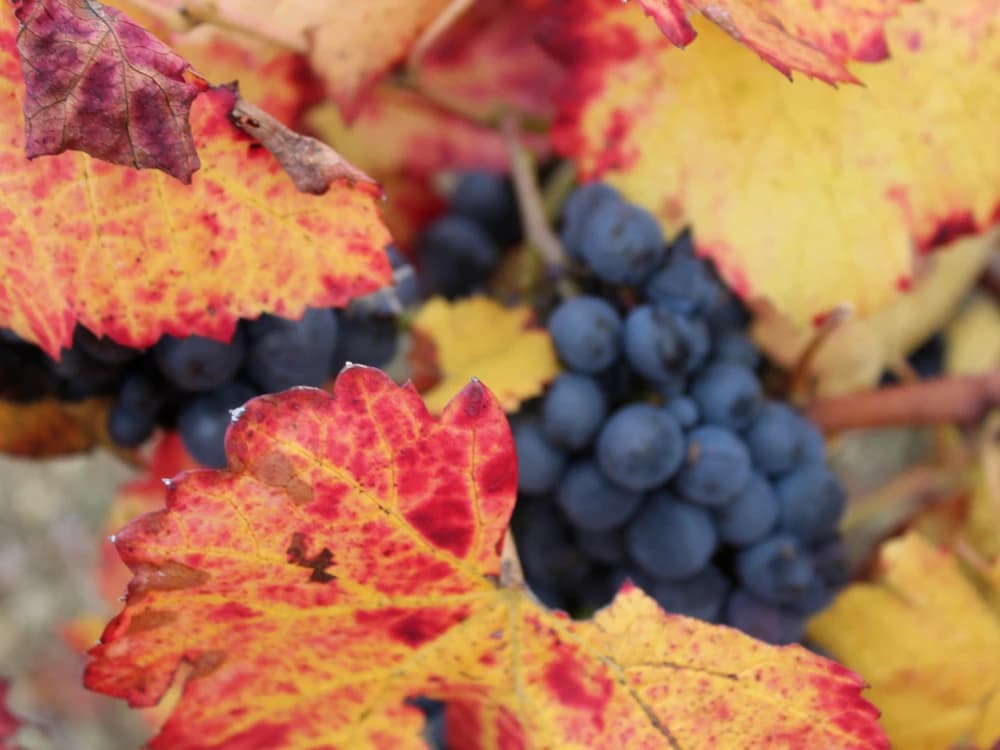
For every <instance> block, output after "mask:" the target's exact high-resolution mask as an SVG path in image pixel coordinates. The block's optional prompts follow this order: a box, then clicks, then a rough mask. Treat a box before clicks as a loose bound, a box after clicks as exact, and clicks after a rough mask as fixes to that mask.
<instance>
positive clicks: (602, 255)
mask: <svg viewBox="0 0 1000 750" xmlns="http://www.w3.org/2000/svg"><path fill="white" fill-rule="evenodd" d="M581 250H582V254H583V258H584V260H585V261H586V263H587V265H588V266H590V268H591V269H592V270H593V271H594V274H595V275H596V276H597V277H598V278H599V279H601V280H602V281H606V282H608V283H610V284H640V283H642V282H643V281H644V280H645V279H647V278H648V277H649V275H650V274H652V273H653V271H655V270H656V269H657V268H658V267H659V266H660V265H661V264H662V263H663V261H664V259H665V258H666V255H667V247H666V245H665V244H664V242H663V234H662V232H661V231H660V224H659V222H658V221H657V220H656V217H654V216H653V215H652V214H651V213H649V211H647V210H646V209H644V208H641V207H640V206H636V205H634V204H631V203H616V202H614V201H604V202H603V203H601V204H600V205H598V206H597V207H596V208H595V209H594V210H593V212H592V213H591V214H590V216H589V217H588V219H587V223H586V225H585V229H584V233H583V239H582V244H581Z"/></svg>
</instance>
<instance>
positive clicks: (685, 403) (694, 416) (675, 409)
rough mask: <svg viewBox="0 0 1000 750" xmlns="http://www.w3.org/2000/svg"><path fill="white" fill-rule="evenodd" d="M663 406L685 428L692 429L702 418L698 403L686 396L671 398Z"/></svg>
mask: <svg viewBox="0 0 1000 750" xmlns="http://www.w3.org/2000/svg"><path fill="white" fill-rule="evenodd" d="M663 408H664V409H666V410H667V412H668V413H669V414H670V415H671V416H672V417H673V418H674V419H676V420H677V424H679V425H680V426H681V427H682V428H683V429H685V430H690V429H692V428H693V427H694V426H695V425H697V424H698V422H699V420H700V419H701V414H700V413H699V412H698V404H696V403H695V402H694V401H693V400H692V399H690V398H687V397H686V396H679V397H677V398H674V399H671V400H670V401H668V402H667V403H666V405H665V406H664V407H663Z"/></svg>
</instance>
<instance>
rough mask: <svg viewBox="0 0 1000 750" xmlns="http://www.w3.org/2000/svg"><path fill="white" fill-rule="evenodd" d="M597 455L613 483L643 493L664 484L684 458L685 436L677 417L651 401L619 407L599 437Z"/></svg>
mask: <svg viewBox="0 0 1000 750" xmlns="http://www.w3.org/2000/svg"><path fill="white" fill-rule="evenodd" d="M595 456H596V457H597V463H598V465H599V466H600V467H601V471H603V472H604V474H605V475H606V476H607V477H608V478H609V479H611V480H612V481H613V482H615V483H617V484H619V485H620V486H622V487H626V488H628V489H631V490H636V491H639V492H643V491H645V490H651V489H653V488H654V487H657V486H659V485H662V484H663V483H664V482H666V481H667V480H668V479H670V477H672V476H673V475H674V473H675V472H676V471H677V468H678V467H679V466H680V464H681V461H683V459H684V435H683V433H682V432H681V428H680V425H678V424H677V420H676V419H674V418H673V417H672V416H671V415H670V414H668V413H667V412H665V411H664V410H663V409H658V408H657V407H655V406H653V405H652V404H642V403H636V404H628V405H626V406H623V407H621V408H619V409H617V410H616V411H615V412H614V413H612V415H611V416H610V417H609V418H608V420H607V421H606V422H605V423H604V426H603V427H602V428H601V431H600V433H599V434H598V436H597V442H596V444H595Z"/></svg>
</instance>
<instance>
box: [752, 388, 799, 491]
mask: <svg viewBox="0 0 1000 750" xmlns="http://www.w3.org/2000/svg"><path fill="white" fill-rule="evenodd" d="M743 439H744V440H745V441H746V444H747V448H748V449H749V451H750V458H752V459H753V464H754V466H755V467H756V468H757V469H758V470H759V471H763V472H764V473H765V474H770V475H771V476H776V475H778V474H784V473H785V472H788V471H791V470H792V469H794V468H795V466H796V465H797V464H798V463H799V462H800V461H801V460H802V453H803V450H804V448H805V441H806V435H805V430H804V429H803V419H802V418H801V417H800V416H799V415H798V414H797V413H796V412H795V410H794V409H792V408H791V407H789V406H787V405H785V404H782V403H779V402H777V401H768V402H767V403H765V404H763V405H762V406H761V408H760V410H759V411H758V413H757V416H756V417H755V418H754V420H753V422H751V424H750V426H749V428H748V429H747V431H746V433H744V435H743Z"/></svg>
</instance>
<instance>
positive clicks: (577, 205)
mask: <svg viewBox="0 0 1000 750" xmlns="http://www.w3.org/2000/svg"><path fill="white" fill-rule="evenodd" d="M621 202H622V197H621V194H620V193H619V192H618V191H617V190H615V189H614V188H613V187H611V186H610V185H606V184H604V183H603V182H591V183H589V184H587V185H583V186H581V187H578V188H577V189H576V190H574V191H573V192H572V193H570V194H569V197H568V198H567V199H566V202H565V203H564V204H563V224H562V230H561V232H560V239H562V243H563V247H565V248H566V252H568V253H569V254H570V255H571V256H572V257H574V258H576V259H577V260H583V238H584V236H585V233H586V230H585V226H586V224H587V221H588V219H589V218H590V216H591V214H593V213H594V211H595V210H596V209H597V207H598V206H600V205H602V204H604V203H621Z"/></svg>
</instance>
